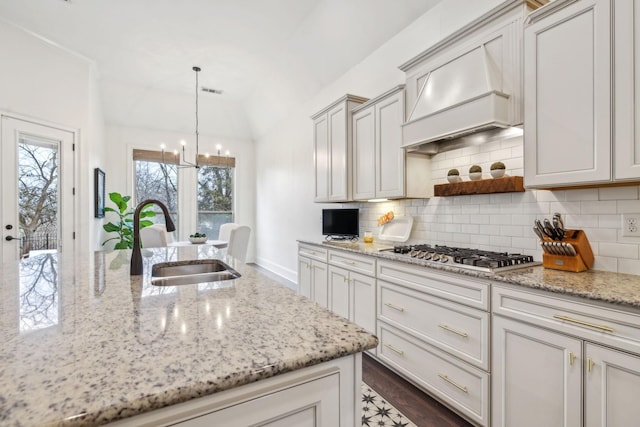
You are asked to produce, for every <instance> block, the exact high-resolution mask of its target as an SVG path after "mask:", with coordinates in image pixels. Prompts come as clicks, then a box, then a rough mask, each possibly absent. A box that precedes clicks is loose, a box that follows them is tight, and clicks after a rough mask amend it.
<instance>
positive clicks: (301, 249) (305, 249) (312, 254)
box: [298, 243, 328, 262]
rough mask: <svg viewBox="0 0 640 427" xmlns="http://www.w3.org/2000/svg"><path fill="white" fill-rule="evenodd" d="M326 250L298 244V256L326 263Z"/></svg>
mask: <svg viewBox="0 0 640 427" xmlns="http://www.w3.org/2000/svg"><path fill="white" fill-rule="evenodd" d="M327 252H328V250H327V249H326V248H323V247H320V246H314V245H307V244H304V243H300V244H298V255H299V256H306V257H307V258H311V259H315V260H318V261H322V262H327Z"/></svg>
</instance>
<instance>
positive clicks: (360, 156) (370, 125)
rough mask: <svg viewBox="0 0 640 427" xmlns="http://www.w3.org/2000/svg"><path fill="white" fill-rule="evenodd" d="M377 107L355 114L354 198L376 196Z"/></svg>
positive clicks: (365, 198) (363, 198)
mask: <svg viewBox="0 0 640 427" xmlns="http://www.w3.org/2000/svg"><path fill="white" fill-rule="evenodd" d="M375 143H376V136H375V108H374V106H370V107H368V108H365V109H364V110H360V111H358V112H356V113H354V115H353V198H354V199H355V200H367V199H373V198H375V197H376V150H375V148H376V147H375V145H376V144H375Z"/></svg>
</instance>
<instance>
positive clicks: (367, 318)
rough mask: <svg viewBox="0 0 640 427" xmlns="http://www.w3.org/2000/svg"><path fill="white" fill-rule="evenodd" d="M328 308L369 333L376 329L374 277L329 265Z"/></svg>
mask: <svg viewBox="0 0 640 427" xmlns="http://www.w3.org/2000/svg"><path fill="white" fill-rule="evenodd" d="M329 293H330V294H331V304H330V306H329V308H330V309H331V311H333V312H334V313H336V314H338V315H340V316H342V317H346V318H347V319H349V320H351V321H352V322H354V323H357V324H358V325H360V326H362V327H363V328H365V329H366V330H368V331H369V332H371V333H375V331H376V279H374V278H373V277H369V276H365V275H364V274H360V273H354V272H352V271H349V270H347V269H344V268H340V267H334V266H329Z"/></svg>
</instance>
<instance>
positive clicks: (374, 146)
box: [352, 85, 433, 200]
mask: <svg viewBox="0 0 640 427" xmlns="http://www.w3.org/2000/svg"><path fill="white" fill-rule="evenodd" d="M404 94H405V91H404V85H400V86H397V87H395V88H394V89H392V90H390V91H388V92H386V93H384V94H382V95H380V96H378V97H376V98H374V99H372V100H370V101H369V102H366V103H365V104H362V105H360V106H359V107H356V108H355V109H354V110H353V162H352V171H353V199H354V200H368V199H375V198H399V197H431V196H432V195H433V186H432V185H430V171H431V169H430V167H431V161H430V159H429V158H428V157H427V156H426V155H421V154H419V153H407V152H406V151H405V150H404V149H402V148H401V146H402V124H403V123H404V118H405V96H404Z"/></svg>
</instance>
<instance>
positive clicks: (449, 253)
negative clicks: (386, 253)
mask: <svg viewBox="0 0 640 427" xmlns="http://www.w3.org/2000/svg"><path fill="white" fill-rule="evenodd" d="M390 250H391V249H390ZM393 252H394V253H397V254H403V255H406V256H410V257H413V258H417V259H422V260H425V261H428V262H430V263H435V264H447V263H449V264H453V265H455V266H456V267H461V268H468V269H472V270H477V271H486V272H494V273H497V272H501V271H507V270H513V269H517V268H525V267H533V266H536V265H540V264H541V263H540V262H538V261H534V260H533V257H532V256H531V255H522V254H510V253H507V252H492V251H483V250H480V249H470V248H455V247H450V246H441V245H435V246H431V245H427V244H419V245H396V246H394V247H393Z"/></svg>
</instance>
